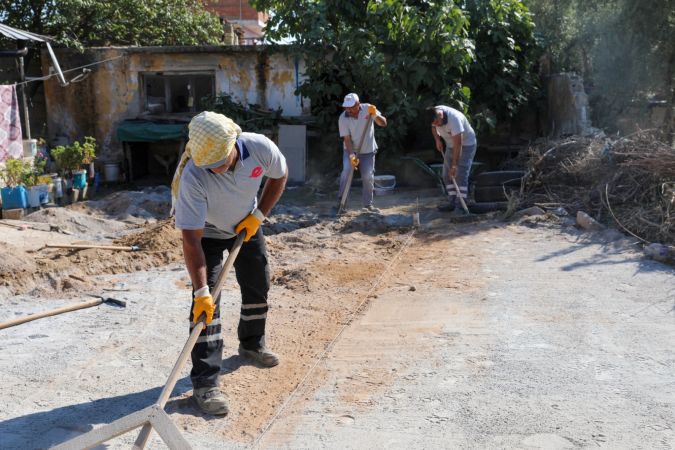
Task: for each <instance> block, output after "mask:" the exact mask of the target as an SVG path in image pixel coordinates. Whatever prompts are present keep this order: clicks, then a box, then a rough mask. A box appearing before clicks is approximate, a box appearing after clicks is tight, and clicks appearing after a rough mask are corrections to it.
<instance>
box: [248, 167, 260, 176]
mask: <svg viewBox="0 0 675 450" xmlns="http://www.w3.org/2000/svg"><path fill="white" fill-rule="evenodd" d="M262 172H263V170H262V167H260V166H256V167H254V168H253V170H252V171H251V176H250V177H249V178H258V177H259V176H260V175H262Z"/></svg>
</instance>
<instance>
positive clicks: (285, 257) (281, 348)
mask: <svg viewBox="0 0 675 450" xmlns="http://www.w3.org/2000/svg"><path fill="white" fill-rule="evenodd" d="M436 194H437V192H436V191H435V190H428V191H419V192H413V191H401V192H399V193H397V194H396V195H392V196H383V197H378V198H377V199H376V203H377V204H378V206H379V207H380V208H381V209H382V214H371V213H364V212H362V211H360V210H352V211H350V212H348V213H347V214H346V215H344V216H342V217H340V218H338V219H335V218H333V217H330V216H329V215H328V210H329V207H330V206H332V205H333V202H332V201H328V199H327V198H326V197H321V196H316V195H314V193H312V192H308V191H302V190H292V191H290V192H288V193H287V195H286V196H285V197H284V198H283V199H282V202H281V204H280V205H279V206H278V207H277V208H276V210H275V214H274V216H273V217H272V219H271V223H270V224H268V225H266V226H265V232H266V234H267V235H268V239H267V242H268V249H269V253H270V260H271V266H272V270H273V272H272V273H273V275H272V278H273V287H272V290H271V292H270V303H271V310H270V314H269V319H268V333H267V335H268V338H267V339H268V344H269V345H270V347H271V348H272V349H274V350H275V351H277V352H278V353H279V354H280V356H281V358H282V363H281V364H280V365H279V366H277V367H275V368H273V369H268V370H265V369H260V368H258V367H255V366H252V365H249V364H248V363H247V362H246V361H244V360H242V359H241V358H239V357H238V356H237V355H236V348H237V342H236V326H237V319H238V316H239V294H238V286H237V284H236V281H235V280H234V277H233V276H232V275H231V276H230V277H229V278H228V282H227V283H226V286H225V288H224V293H223V298H222V301H221V308H222V314H221V315H222V317H223V318H229V319H227V320H226V321H224V322H225V323H224V324H223V337H224V341H225V355H224V361H223V372H222V382H221V385H222V388H223V391H224V392H225V394H226V396H227V397H228V398H229V399H230V401H231V412H230V414H229V415H228V416H227V418H224V419H222V418H221V419H217V418H212V417H208V416H204V415H203V414H201V413H199V412H198V411H197V409H196V408H195V406H194V404H193V403H192V401H191V399H190V394H191V386H190V382H189V378H188V377H187V370H188V369H186V370H185V371H184V373H183V374H182V377H181V379H180V381H179V383H178V384H177V386H176V388H175V390H174V393H173V395H172V398H171V400H170V401H169V403H168V404H167V408H166V409H167V411H168V412H169V413H170V414H171V418H172V420H173V421H174V423H176V424H177V425H178V427H179V429H180V430H181V433H183V434H185V435H186V436H189V441H190V442H191V444H192V445H193V447H194V448H248V447H250V446H252V445H254V446H257V445H259V444H261V442H266V444H265V445H266V446H268V447H269V448H277V447H279V446H285V445H290V446H289V447H288V448H320V447H322V445H321V444H319V442H322V441H323V439H324V438H323V437H321V433H319V432H318V430H314V431H316V432H317V433H318V435H317V436H314V437H315V438H316V439H318V440H317V441H312V440H311V439H310V440H309V441H303V442H295V444H289V442H292V440H290V439H289V435H288V431H283V432H279V431H277V433H281V436H282V438H279V437H277V438H276V439H272V440H269V439H267V437H268V436H267V434H266V432H267V430H268V429H270V427H271V426H272V425H274V424H279V423H280V424H282V425H283V426H284V427H285V428H284V429H286V430H288V429H290V430H297V428H296V427H297V423H296V425H288V423H287V422H285V421H284V420H285V419H284V417H281V416H280V414H281V413H282V412H284V411H289V412H292V411H296V410H298V408H300V409H302V408H307V407H309V408H310V409H311V404H312V401H313V400H312V399H313V398H314V396H313V394H312V392H314V391H316V392H319V391H318V390H319V388H320V387H321V386H323V385H324V383H325V382H327V381H329V380H331V379H332V378H331V377H332V376H333V375H331V365H330V364H329V359H326V358H327V355H329V353H328V352H329V351H332V350H333V348H334V346H335V345H336V344H338V343H339V342H340V336H341V335H342V334H343V333H345V334H347V333H348V332H349V330H350V329H352V328H353V323H354V321H355V320H358V319H359V318H360V317H362V314H363V313H364V312H365V311H366V310H367V308H368V307H370V306H371V304H372V303H374V302H375V303H377V302H378V301H380V300H382V301H384V299H385V297H384V296H383V295H385V294H386V295H389V294H390V293H391V292H392V291H395V292H398V293H399V294H400V295H401V296H403V298H411V299H412V298H416V299H417V300H416V301H420V299H419V294H420V292H424V293H432V292H436V293H438V292H445V293H448V292H449V293H457V294H461V295H464V296H471V295H481V296H482V295H483V294H482V292H483V291H484V290H485V289H486V285H487V281H486V280H487V279H488V278H489V276H488V277H487V278H486V277H484V276H481V277H473V276H467V274H475V273H480V272H481V270H482V267H484V264H483V260H484V255H482V254H480V251H481V250H483V251H484V250H485V248H486V246H485V244H484V243H483V244H480V245H479V244H477V239H481V240H485V239H487V240H495V241H499V240H507V241H508V240H509V239H510V236H512V235H513V233H516V234H517V233H518V230H519V229H526V230H534V231H533V236H535V235H536V236H538V239H543V238H542V235H541V233H540V232H539V231H538V230H539V229H541V230H549V229H559V228H564V227H568V228H570V227H571V223H570V220H571V219H569V218H565V217H562V218H558V217H556V216H552V215H551V216H540V217H535V218H526V219H523V220H522V221H521V222H520V223H518V224H517V225H513V224H512V225H507V224H505V223H504V222H500V221H498V220H496V218H495V217H494V216H488V217H484V218H483V219H482V220H480V221H477V222H471V223H459V224H457V223H451V222H450V221H449V220H448V219H447V216H444V215H443V214H441V213H438V212H436V210H435V206H436V204H437V203H438V202H439V200H440V199H439V198H438V197H437V196H436ZM357 195H358V194H355V197H354V198H358V197H357ZM308 198H310V199H312V201H311V203H309V202H308V200H307V199H308ZM307 204H311V206H309V207H308V206H306V205H307ZM415 211H419V213H420V216H421V222H422V224H423V226H422V227H421V228H419V229H415V228H413V227H412V213H413V212H415ZM167 216H168V192H167V191H162V190H161V189H160V190H157V189H156V190H149V191H145V192H143V193H137V192H133V193H128V192H122V193H116V194H113V197H111V198H108V199H105V200H99V201H97V202H90V203H88V204H87V203H82V204H78V205H76V206H73V207H67V208H54V209H47V210H44V211H41V212H39V213H34V214H33V215H30V216H28V217H27V218H26V220H24V221H21V222H13V225H15V226H18V227H19V228H13V227H7V226H3V227H2V232H1V233H0V242H2V243H3V247H2V250H1V251H2V255H0V289H2V290H1V291H0V301H1V302H2V304H3V305H4V308H3V310H2V312H1V315H0V321H4V320H9V319H12V318H15V317H20V316H22V315H25V314H30V313H34V312H38V311H43V310H47V309H51V308H55V307H59V306H63V305H65V304H70V303H72V302H77V301H81V300H84V299H88V298H90V297H88V295H89V294H96V295H104V296H110V297H115V298H118V299H121V300H125V301H126V302H127V306H126V308H123V309H122V308H115V307H112V306H108V305H101V306H98V307H95V308H90V309H85V310H81V311H78V312H73V313H67V314H63V315H60V316H55V317H51V318H47V319H42V320H38V321H35V322H30V323H28V324H24V325H20V326H17V327H13V328H9V329H6V330H0V337H1V339H0V386H2V388H1V391H0V392H1V394H0V406H1V408H0V411H1V412H0V434H2V435H3V438H2V440H1V442H0V448H2V449H5V448H6V449H10V448H11V449H14V448H16V449H19V448H20V449H26V448H36V449H37V448H47V447H51V446H53V445H56V444H59V443H61V442H64V441H65V440H67V439H69V438H72V437H74V436H76V435H78V434H81V433H84V432H86V431H89V430H90V429H92V428H93V427H99V426H102V425H104V424H106V423H110V422H112V421H113V420H116V419H118V418H120V417H122V416H124V415H127V414H130V413H132V412H135V411H138V410H140V409H142V408H144V407H146V406H148V405H150V404H152V403H153V402H154V401H155V400H156V399H157V397H158V395H159V391H160V390H161V387H162V386H163V384H164V382H165V381H166V377H167V376H168V374H169V373H170V371H171V367H172V366H173V364H174V362H175V360H176V358H177V357H178V353H179V352H180V349H181V347H182V345H183V344H184V342H185V339H186V338H187V333H188V323H187V320H188V308H189V298H190V285H189V278H188V276H187V273H186V271H185V269H184V267H183V265H182V252H181V247H180V238H179V234H178V232H177V231H176V230H175V229H174V228H173V224H172V222H171V220H170V219H168V218H167ZM35 228H40V229H35ZM500 230H501V231H500ZM504 230H506V231H504ZM608 236H609V234H608ZM612 236H613V237H612V238H611V239H609V238H608V239H609V240H610V241H616V239H617V237H616V235H612ZM620 241H621V240H620ZM75 242H77V243H80V242H92V243H113V244H119V245H137V246H139V247H141V249H142V250H141V251H138V252H113V251H109V250H94V249H91V250H78V251H72V250H64V249H45V248H43V247H44V245H45V244H46V243H51V244H55V243H56V244H59V243H75ZM448 242H453V245H452V246H448ZM621 242H622V244H621V245H622V246H624V247H630V245H631V243H630V242H629V241H621ZM570 245H571V244H570ZM456 255H461V259H455V257H456ZM496 257H497V256H495V258H496ZM505 261H506V264H507V265H508V264H510V263H511V262H510V261H509V259H508V258H506V259H505ZM441 269H442V270H441ZM512 269H514V272H513V273H512V274H511V275H510V276H512V277H516V276H518V275H519V274H518V273H517V271H516V269H517V268H516V267H512ZM664 271H665V272H666V273H669V274H670V275H671V276H672V272H668V271H669V269H667V268H666V269H664ZM436 272H438V275H439V276H436ZM411 275H414V276H411ZM520 275H522V274H520ZM666 279H668V278H666ZM670 280H672V278H671V279H670ZM671 289H672V288H671ZM432 296H433V295H432V294H429V298H431V297H432ZM386 298H389V297H386ZM385 304H386V302H385ZM440 317H443V316H442V315H441V316H438V318H440ZM418 328H419V327H417V328H415V329H416V332H420V331H422V332H426V331H429V332H432V334H433V333H436V332H437V331H438V330H437V328H438V325H433V326H432V329H429V330H424V326H422V328H419V329H418ZM370 333H371V334H370V336H371V338H372V337H374V336H377V331H376V330H371V331H370ZM399 339H405V337H401V336H399ZM370 341H372V342H378V345H381V342H379V341H378V340H377V339H370V340H369V339H368V338H366V339H365V341H364V342H365V343H359V344H358V346H359V347H360V348H361V350H362V351H366V352H367V351H368V345H369V342H370ZM477 364H480V363H477ZM411 365H412V366H415V364H414V363H411ZM341 370H344V368H342V369H341ZM359 373H365V374H366V375H364V376H365V377H366V378H367V379H368V380H370V381H371V383H366V384H363V383H360V382H357V381H358V378H359V377H360V376H361V375H354V374H351V375H349V374H348V375H345V376H347V377H348V378H349V377H351V378H349V380H351V382H350V383H347V384H343V385H341V386H340V392H339V398H338V400H339V401H340V402H347V403H352V404H353V403H355V404H359V405H361V407H367V405H368V399H371V398H372V397H373V396H374V395H375V394H377V392H383V391H385V390H386V388H387V387H388V386H389V387H391V386H393V385H394V384H396V383H400V382H401V378H400V377H399V376H398V374H397V373H396V371H395V370H394V371H392V370H391V368H387V367H385V366H378V367H373V368H370V369H369V368H368V367H363V368H362V370H361V371H360V372H359ZM300 388H302V389H300ZM296 389H300V392H301V393H300V395H298V392H297V391H296ZM364 402H365V403H364ZM308 405H309V406H308ZM287 406H288V408H287ZM341 420H344V421H345V423H349V422H350V421H352V419H349V418H343V419H341ZM439 420H441V419H439ZM442 421H443V420H441V422H442ZM289 427H290V428H289ZM273 431H274V430H273ZM284 433H285V434H284ZM273 434H274V433H272V432H271V433H270V435H273ZM135 435H136V434H135V433H129V434H127V435H124V436H121V437H119V438H116V439H115V440H112V441H110V442H109V446H108V447H106V448H128V447H129V445H130V443H132V442H133V439H134V437H135ZM308 435H311V433H309V434H308ZM262 437H265V438H266V439H267V440H262ZM377 442H379V441H375V442H372V444H376V443H377ZM671 442H672V441H671ZM380 443H381V442H380ZM323 447H326V448H339V444H337V443H334V444H331V445H324V446H323ZM422 447H424V448H433V447H435V445H433V443H431V442H430V443H429V445H427V446H425V445H422V446H421V447H420V448H422ZM535 447H536V446H535ZM151 448H164V447H163V444H162V443H161V441H160V440H159V439H158V438H157V437H156V435H155V437H154V438H153V440H152V442H151ZM350 448H351V447H350ZM353 448H358V445H356V446H355V447H353Z"/></svg>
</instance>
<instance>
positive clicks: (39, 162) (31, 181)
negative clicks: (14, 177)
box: [22, 156, 47, 187]
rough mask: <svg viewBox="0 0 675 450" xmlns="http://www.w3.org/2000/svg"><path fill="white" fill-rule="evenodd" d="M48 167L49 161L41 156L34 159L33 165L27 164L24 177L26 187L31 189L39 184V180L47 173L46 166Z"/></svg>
mask: <svg viewBox="0 0 675 450" xmlns="http://www.w3.org/2000/svg"><path fill="white" fill-rule="evenodd" d="M46 165H47V160H46V159H45V158H42V157H40V156H36V157H35V158H34V159H33V164H32V165H31V164H30V163H27V168H26V170H25V172H24V176H23V180H22V181H23V184H24V185H25V186H26V187H31V186H35V185H37V184H39V178H40V177H41V176H42V175H43V174H44V172H45V166H46Z"/></svg>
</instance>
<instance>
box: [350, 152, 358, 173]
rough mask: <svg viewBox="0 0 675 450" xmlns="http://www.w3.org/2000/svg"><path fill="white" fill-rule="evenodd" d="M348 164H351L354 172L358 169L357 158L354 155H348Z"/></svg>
mask: <svg viewBox="0 0 675 450" xmlns="http://www.w3.org/2000/svg"><path fill="white" fill-rule="evenodd" d="M349 162H350V163H351V164H352V168H353V169H354V170H356V168H357V167H359V158H357V157H356V154H354V153H352V154H351V155H349Z"/></svg>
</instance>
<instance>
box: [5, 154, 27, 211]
mask: <svg viewBox="0 0 675 450" xmlns="http://www.w3.org/2000/svg"><path fill="white" fill-rule="evenodd" d="M29 170H30V164H29V163H26V162H24V160H23V159H8V160H7V161H5V168H4V169H3V170H2V171H0V177H2V181H3V182H4V183H5V187H3V188H2V189H1V190H0V195H1V196H2V209H16V208H27V207H28V195H27V192H26V188H25V187H24V186H22V183H23V181H24V179H25V176H26V173H27V172H28V171H29Z"/></svg>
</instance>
